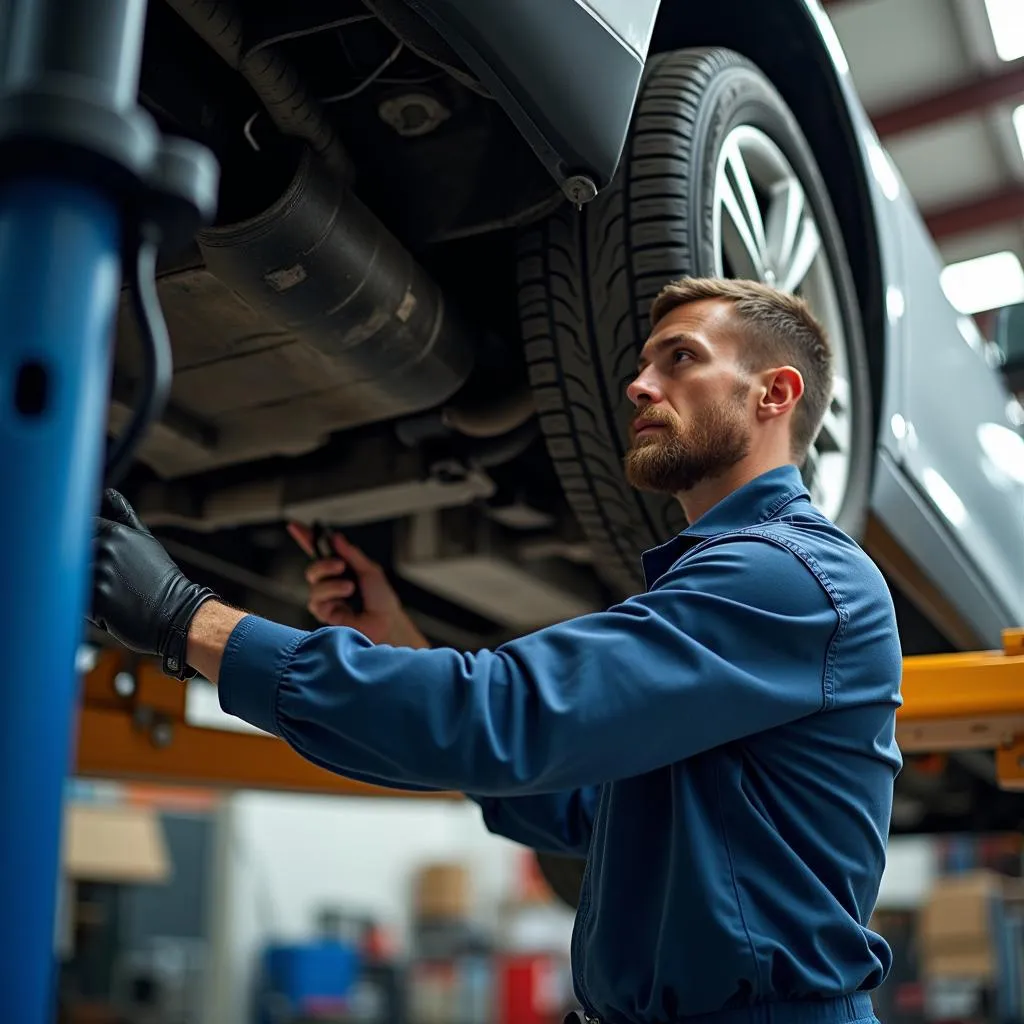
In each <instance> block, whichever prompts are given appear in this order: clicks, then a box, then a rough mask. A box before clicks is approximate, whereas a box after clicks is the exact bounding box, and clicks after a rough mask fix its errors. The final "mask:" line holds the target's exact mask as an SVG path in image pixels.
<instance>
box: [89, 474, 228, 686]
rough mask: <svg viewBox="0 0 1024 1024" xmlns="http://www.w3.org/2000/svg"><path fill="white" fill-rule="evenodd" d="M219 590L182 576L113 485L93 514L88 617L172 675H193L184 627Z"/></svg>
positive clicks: (158, 542)
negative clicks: (153, 658) (95, 516)
mask: <svg viewBox="0 0 1024 1024" xmlns="http://www.w3.org/2000/svg"><path fill="white" fill-rule="evenodd" d="M216 596H217V595H216V594H215V593H214V592H213V591H212V590H210V589H209V588H208V587H201V586H199V585H198V584H196V583H192V582H191V581H189V580H188V579H186V577H185V575H184V574H183V573H182V571H181V570H180V569H179V568H178V567H177V566H176V565H175V564H174V562H173V561H172V560H171V557H170V555H168V554H167V552H166V551H165V550H164V548H163V545H162V544H161V543H160V541H158V540H157V539H156V537H154V536H153V535H152V534H151V533H150V532H149V530H147V529H146V527H145V526H144V525H143V523H142V521H141V520H140V519H139V517H138V516H137V515H136V514H135V510H134V509H133V508H132V507H131V505H129V504H128V502H127V501H125V499H124V497H123V496H122V495H120V494H119V493H118V492H117V491H115V490H107V491H105V492H104V494H103V506H102V509H101V512H100V516H99V518H98V519H97V520H96V538H95V548H94V575H93V592H92V610H91V612H90V614H89V621H90V622H92V623H93V625H95V626H98V627H99V628H100V629H103V630H106V632H108V633H109V634H110V635H111V636H112V637H114V639H115V640H119V641H120V642H121V643H122V644H124V645H125V647H128V648H130V649H131V650H133V651H137V652H138V653H139V654H154V655H156V656H157V657H159V658H160V660H161V662H162V664H163V670H164V672H166V673H167V675H169V676H174V677H175V678H176V679H188V678H191V677H192V676H194V675H195V672H192V671H190V670H189V667H188V665H187V663H186V661H185V649H186V641H187V639H188V627H189V624H190V623H191V622H192V618H193V616H194V615H195V613H196V611H197V610H198V609H199V606H200V605H201V604H202V603H203V602H204V601H208V600H209V599H210V598H215V597H216Z"/></svg>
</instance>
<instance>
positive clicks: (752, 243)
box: [713, 125, 853, 520]
mask: <svg viewBox="0 0 1024 1024" xmlns="http://www.w3.org/2000/svg"><path fill="white" fill-rule="evenodd" d="M713 231H714V254H715V273H716V275H717V276H719V277H733V278H746V279H753V280H757V281H763V282H764V283H765V284H769V285H771V286H772V287H775V288H779V289H781V290H782V291H786V292H791V293H793V294H795V295H798V296H800V297H801V298H803V299H805V300H806V301H807V303H808V305H809V306H810V307H811V310H812V311H813V312H814V315H815V316H816V317H817V318H818V319H819V320H820V322H821V323H822V325H823V326H824V328H825V330H826V331H827V333H828V337H829V340H830V341H831V344H832V356H833V365H834V386H833V391H832V400H831V402H830V403H829V407H828V409H827V410H826V412H825V418H824V422H823V423H822V427H821V430H820V431H819V433H818V437H817V439H816V440H815V442H814V444H813V446H812V447H811V450H810V453H809V454H808V457H807V462H806V463H805V465H804V467H803V477H804V482H805V483H806V485H807V488H808V490H809V491H810V492H811V498H812V500H813V501H814V503H815V505H816V506H817V507H818V508H819V509H820V510H821V511H822V512H823V513H824V514H825V515H826V516H828V518H829V519H832V520H835V519H836V517H837V516H838V515H839V513H840V511H841V510H842V507H843V504H844V502H845V499H846V493H847V491H848V489H849V485H850V476H851V468H852V455H853V451H852V449H853V395H852V390H851V385H850V360H849V342H848V338H847V332H846V327H845V324H844V321H843V316H842V308H841V306H840V302H839V292H838V288H837V287H836V280H835V274H834V273H833V270H832V266H831V263H830V259H829V254H828V251H827V250H826V248H825V245H824V243H823V241H822V234H821V230H820V228H819V226H818V222H817V219H816V217H815V215H814V210H813V209H812V208H811V205H810V203H809V202H808V201H807V194H806V191H805V189H804V187H803V183H802V182H801V181H800V177H799V175H798V174H797V172H796V171H795V170H794V169H793V166H792V164H790V162H789V160H788V159H787V158H786V156H785V154H784V153H783V152H782V150H781V149H780V148H779V147H778V146H777V145H776V144H775V143H774V142H773V141H772V140H771V139H770V138H769V137H768V136H767V135H766V134H765V133H764V132H762V131H760V130H759V129H757V128H754V127H752V126H750V125H740V126H739V127H737V128H734V129H733V130H732V131H731V132H730V133H729V135H728V136H727V137H726V139H725V143H724V144H723V146H722V150H721V153H720V155H719V158H718V166H717V168H716V171H715V191H714V208H713Z"/></svg>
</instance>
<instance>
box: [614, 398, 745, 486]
mask: <svg viewBox="0 0 1024 1024" xmlns="http://www.w3.org/2000/svg"><path fill="white" fill-rule="evenodd" d="M746 394H747V389H743V391H742V393H740V392H739V391H738V392H737V394H736V396H735V397H734V399H733V401H726V402H722V403H720V404H718V405H715V406H712V407H711V408H709V409H704V410H701V412H700V414H699V418H695V419H694V420H693V422H692V423H691V424H690V425H689V426H684V425H683V424H682V423H680V422H679V420H678V418H677V417H676V416H675V415H674V414H672V413H671V412H669V411H668V410H667V409H657V408H651V409H648V410H646V411H645V412H644V413H643V417H644V419H645V420H646V421H647V422H648V423H651V424H658V425H659V426H661V427H663V428H664V429H662V430H659V431H658V432H657V433H655V434H651V435H649V436H647V437H640V438H633V443H632V445H631V446H630V449H629V451H628V452H626V458H625V468H626V479H627V480H628V481H629V484H630V486H632V487H635V488H636V489H637V490H638V491H650V492H653V493H655V494H679V493H680V492H682V491H689V490H692V489H693V488H694V487H696V486H697V484H699V483H701V482H702V481H704V480H711V479H714V478H715V477H719V476H721V475H722V474H723V473H725V472H727V471H728V470H730V469H732V467H733V466H735V465H736V464H737V463H738V462H740V461H741V460H742V459H744V458H745V457H746V456H747V454H748V452H749V451H750V430H749V428H748V426H747V423H746V415H745V413H746V409H745V405H744V401H743V400H744V398H745V397H746Z"/></svg>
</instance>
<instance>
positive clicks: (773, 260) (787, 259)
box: [765, 178, 804, 271]
mask: <svg viewBox="0 0 1024 1024" xmlns="http://www.w3.org/2000/svg"><path fill="white" fill-rule="evenodd" d="M803 213H804V190H803V189H802V188H801V187H800V182H799V181H797V180H796V179H794V178H789V179H787V180H786V181H782V182H779V184H778V185H776V186H775V188H773V189H772V198H771V200H770V202H769V203H768V216H767V217H766V218H765V252H766V253H767V255H768V263H769V265H770V266H771V267H773V268H775V269H776V271H779V270H782V269H783V268H784V267H788V266H789V265H790V263H791V262H792V259H793V248H794V246H795V245H796V237H797V231H798V229H799V227H800V220H801V218H802V217H803Z"/></svg>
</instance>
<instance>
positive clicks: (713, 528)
mask: <svg viewBox="0 0 1024 1024" xmlns="http://www.w3.org/2000/svg"><path fill="white" fill-rule="evenodd" d="M799 498H805V499H808V500H809V499H810V494H809V493H808V491H807V488H806V487H805V486H804V482H803V479H802V478H801V476H800V470H799V469H797V467H796V466H793V465H787V466H779V467H777V468H776V469H770V470H768V472H767V473H762V474H761V475H760V476H758V477H755V478H754V479H753V480H751V481H749V482H748V483H746V484H744V485H743V486H742V487H739V488H737V489H736V490H735V491H733V492H732V494H729V495H727V496H726V497H724V498H723V499H722V500H721V501H720V502H719V503H718V504H717V505H714V506H712V507H711V508H710V509H708V511H707V512H705V513H704V515H702V516H701V517H700V519H698V520H697V522H695V523H693V524H692V525H690V526H688V527H687V528H686V529H685V530H683V532H682V533H680V534H678V535H677V536H675V537H673V538H672V539H671V540H670V541H668V542H667V543H665V544H662V545H660V546H659V547H656V548H652V549H651V550H650V551H645V552H644V554H643V559H642V561H643V569H644V579H645V581H646V583H647V586H648V587H650V586H651V584H652V583H653V582H654V581H655V580H656V579H658V577H660V576H663V575H664V574H665V573H666V572H667V571H668V570H669V569H670V568H671V567H672V565H674V564H675V562H676V561H678V560H679V558H680V557H682V555H684V554H685V553H686V552H687V551H688V550H690V548H693V547H696V546H697V545H698V544H699V543H700V542H701V541H704V540H710V539H711V538H713V537H718V536H721V535H722V534H725V533H734V532H735V531H737V530H745V529H747V528H748V527H750V526H757V525H758V524H759V523H764V522H766V521H767V520H769V519H771V518H772V517H773V516H775V515H777V514H778V513H779V512H780V511H781V510H782V509H783V508H785V506H786V505H788V504H790V503H791V502H793V501H796V500H797V499H799Z"/></svg>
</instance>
